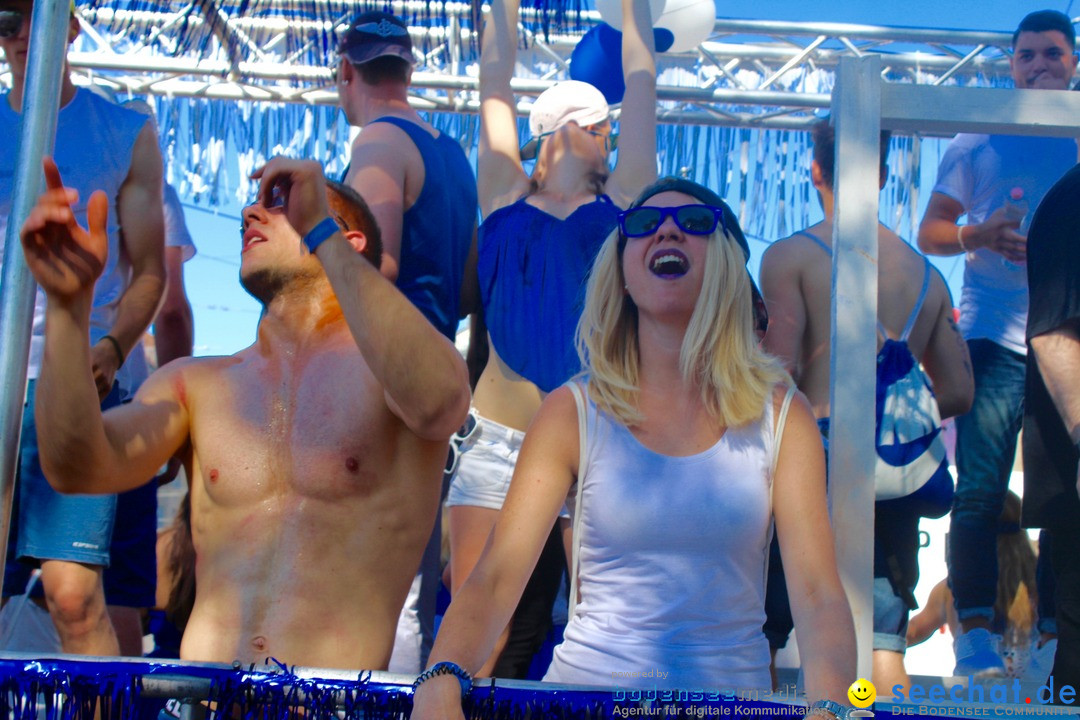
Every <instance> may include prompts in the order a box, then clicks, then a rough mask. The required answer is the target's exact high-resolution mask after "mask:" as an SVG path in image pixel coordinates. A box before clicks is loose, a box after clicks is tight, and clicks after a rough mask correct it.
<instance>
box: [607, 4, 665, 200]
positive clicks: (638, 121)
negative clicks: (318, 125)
mask: <svg viewBox="0 0 1080 720" xmlns="http://www.w3.org/2000/svg"><path fill="white" fill-rule="evenodd" d="M622 16H623V30H622V66H623V80H624V81H625V82H626V94H625V95H624V96H623V101H622V111H621V112H620V114H619V155H618V158H619V159H618V162H616V163H615V170H614V171H613V172H612V173H611V177H609V178H608V181H607V185H606V187H605V188H604V189H605V191H606V192H607V194H608V195H609V196H610V197H611V199H612V200H613V201H614V202H615V204H616V205H618V206H619V207H627V206H628V205H629V204H630V203H631V202H633V199H634V198H635V197H637V195H638V193H640V192H641V191H642V190H643V189H644V188H645V187H646V186H647V185H649V184H651V183H652V182H653V181H654V180H656V52H655V48H654V42H653V33H652V17H651V16H650V15H649V3H647V2H641V1H640V0H638V1H637V2H635V0H622Z"/></svg>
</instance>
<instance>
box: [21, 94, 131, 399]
mask: <svg viewBox="0 0 1080 720" xmlns="http://www.w3.org/2000/svg"><path fill="white" fill-rule="evenodd" d="M148 122H152V121H151V120H150V119H149V118H148V117H147V116H145V115H143V114H142V113H139V112H136V111H134V110H131V109H129V108H125V107H121V106H119V105H117V104H115V103H113V102H111V101H109V100H106V99H105V98H103V97H101V96H99V95H98V94H96V93H95V92H93V91H91V90H87V89H85V88H79V89H77V90H76V91H75V96H74V97H73V98H72V99H71V102H69V103H68V104H67V105H65V106H64V107H62V108H60V113H59V115H58V116H57V124H56V146H55V149H54V150H53V159H54V160H56V164H57V166H58V167H59V168H60V176H61V177H62V178H63V181H64V185H65V186H67V187H73V188H75V189H77V190H78V191H79V201H78V202H77V203H76V204H75V205H74V207H73V210H74V212H75V219H76V220H77V221H78V222H79V224H80V225H82V226H83V227H85V226H86V208H87V205H88V203H89V202H90V196H91V195H92V194H93V192H94V191H95V190H104V191H105V194H106V195H107V196H108V198H109V215H108V221H107V224H106V230H107V232H108V236H109V256H108V259H107V260H106V262H105V269H104V270H103V271H102V273H101V277H100V278H98V281H97V284H96V285H95V286H94V305H93V310H92V312H91V314H90V342H91V343H94V342H97V341H98V340H100V339H101V338H102V337H103V336H104V335H105V334H106V333H107V332H109V329H110V328H111V327H112V324H113V322H114V321H115V319H116V308H117V305H118V303H119V302H120V298H121V296H122V295H123V294H124V291H125V290H126V289H127V286H128V282H129V275H130V272H131V268H130V264H129V263H128V261H127V258H126V257H125V256H123V255H122V253H121V252H120V230H121V228H120V217H119V213H118V212H117V208H116V199H117V197H118V196H119V194H120V188H121V187H122V186H123V184H124V181H125V180H127V176H128V173H129V172H130V170H131V161H132V156H133V151H134V148H135V141H136V139H137V138H138V137H139V133H140V132H142V129H143V127H145V126H146V124H147V123H148ZM21 124H22V116H21V115H20V114H19V113H17V112H15V111H14V110H12V109H11V104H10V102H9V99H8V96H7V94H4V95H0V137H3V138H5V140H4V141H3V142H0V263H2V262H3V261H2V252H3V249H4V242H5V237H6V232H7V224H8V219H9V216H10V215H11V204H12V201H13V198H12V196H13V194H14V188H13V183H14V181H15V161H16V154H17V151H18V148H17V145H18V138H19V133H20V126H21ZM44 346H45V294H44V293H42V292H41V291H40V290H38V293H37V298H36V301H35V307H34V325H33V333H32V336H31V339H30V362H29V368H28V371H29V377H30V378H36V377H37V374H38V369H39V368H40V364H41V355H42V352H43V348H44ZM116 382H117V383H119V385H120V386H121V388H123V389H124V390H125V391H127V390H129V389H131V387H132V385H131V378H130V377H129V371H128V366H127V363H125V364H124V365H123V366H121V368H120V370H119V371H117V373H116Z"/></svg>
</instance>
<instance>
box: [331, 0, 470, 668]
mask: <svg viewBox="0 0 1080 720" xmlns="http://www.w3.org/2000/svg"><path fill="white" fill-rule="evenodd" d="M338 54H339V59H338V62H337V67H336V68H335V80H336V82H337V90H338V101H339V103H340V105H341V109H342V111H344V113H345V117H346V118H347V119H348V121H349V124H351V125H354V126H356V127H359V128H361V132H360V134H359V135H358V136H357V137H356V140H355V141H354V143H353V146H352V155H351V158H350V164H349V169H348V170H347V171H346V174H345V179H344V182H345V183H346V184H348V185H349V186H351V187H352V188H354V189H355V190H356V191H357V192H359V193H360V195H361V196H362V197H363V198H364V200H365V201H367V203H368V205H369V206H370V207H371V211H372V212H373V213H374V214H375V218H376V219H377V220H378V222H379V227H380V228H381V229H382V236H383V259H382V267H381V269H382V273H383V275H384V276H386V277H387V278H388V279H389V280H391V281H392V282H394V283H395V284H396V285H397V287H398V289H400V290H401V292H402V293H404V294H405V297H407V298H409V300H411V301H412V302H413V304H415V305H416V306H417V307H418V308H419V309H420V311H421V312H422V313H424V316H425V317H427V319H428V320H430V321H431V323H432V324H433V325H434V326H435V327H436V328H437V329H438V330H439V331H440V332H442V333H443V334H444V335H446V336H447V337H448V338H450V339H454V337H455V336H456V335H457V328H458V321H459V319H460V318H461V317H463V316H464V315H466V314H467V313H468V312H470V311H471V308H472V305H473V304H474V303H475V300H474V299H473V298H475V294H476V292H477V291H475V290H474V289H473V288H471V287H470V288H469V289H468V290H466V289H465V288H464V285H463V280H464V277H465V265H466V260H467V258H468V257H469V255H470V248H471V247H472V246H473V243H474V238H475V234H476V177H475V176H474V174H473V171H472V167H471V166H470V165H469V162H468V159H467V158H466V157H465V152H464V151H463V150H462V149H461V145H460V144H459V143H458V142H457V140H456V139H455V138H451V137H449V136H448V135H446V134H444V133H441V132H439V131H438V130H436V129H435V128H434V127H432V126H431V125H430V124H429V123H427V122H425V121H424V120H423V119H422V118H421V117H420V115H419V114H418V113H417V112H416V111H415V110H414V109H413V108H412V107H411V106H410V105H409V98H408V91H409V83H410V80H411V77H412V69H413V64H414V63H415V57H414V55H413V49H412V40H411V38H410V37H409V29H408V27H407V26H406V25H405V23H404V22H402V21H401V19H400V18H397V17H395V16H393V15H391V14H389V13H384V12H375V11H373V12H363V13H360V14H359V15H357V16H356V17H355V18H353V21H352V22H351V23H350V24H349V28H348V30H346V32H345V34H344V35H343V36H342V38H341V44H340V46H339V48H338ZM463 292H464V293H465V294H464V295H463ZM432 482H439V480H438V479H437V478H433V479H432ZM441 547H442V532H441V526H440V521H439V520H436V524H435V531H434V532H433V533H432V536H431V541H430V542H429V544H428V548H427V551H426V552H425V555H424V563H423V567H422V570H421V575H420V576H418V577H417V580H416V583H415V587H414V589H413V592H412V593H411V594H410V597H409V600H408V602H407V603H406V607H405V610H404V612H403V614H402V627H401V634H400V636H399V637H400V642H399V646H398V647H397V648H395V654H394V660H393V662H392V663H391V670H392V671H395V672H404V673H414V672H419V670H420V667H421V666H422V665H423V663H424V658H425V657H426V655H427V652H428V650H429V649H430V648H431V643H432V641H433V639H434V634H435V599H436V595H437V593H438V588H439V584H440V582H441V579H440V578H441V562H440V556H441Z"/></svg>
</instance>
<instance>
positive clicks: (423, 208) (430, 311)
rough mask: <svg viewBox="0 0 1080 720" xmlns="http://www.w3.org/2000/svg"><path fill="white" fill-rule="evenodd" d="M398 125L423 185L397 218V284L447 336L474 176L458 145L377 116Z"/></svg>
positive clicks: (472, 208)
mask: <svg viewBox="0 0 1080 720" xmlns="http://www.w3.org/2000/svg"><path fill="white" fill-rule="evenodd" d="M372 122H385V123H390V124H391V125H394V126H396V127H398V128H401V130H403V131H404V132H405V133H407V134H408V136H409V138H410V139H411V140H412V141H413V144H414V145H416V149H417V150H418V151H419V152H420V157H421V158H422V159H423V161H424V187H423V188H422V189H421V190H420V195H419V197H417V198H416V202H415V203H413V206H412V207H410V208H409V209H408V210H407V211H406V212H405V215H404V217H403V218H402V223H401V258H400V263H399V270H398V279H397V287H398V289H399V290H401V292H402V294H404V295H405V297H407V298H409V300H410V301H411V302H412V303H413V305H415V306H416V307H417V308H419V309H420V312H422V313H424V317H426V318H427V319H428V320H429V321H430V322H431V324H432V325H434V326H435V327H436V328H437V329H438V330H439V332H441V333H442V334H443V335H445V336H446V337H448V338H450V339H451V340H453V339H454V336H455V335H456V334H457V326H458V316H459V313H458V306H459V304H460V299H461V283H462V280H463V278H464V276H465V260H466V258H467V257H468V255H469V246H470V245H471V244H472V231H473V227H474V226H475V224H476V177H475V176H474V175H473V171H472V166H470V165H469V161H468V159H467V158H466V157H465V151H464V150H462V149H461V146H460V145H459V144H458V143H457V141H455V140H454V139H453V138H451V137H450V136H449V135H447V134H445V133H441V134H440V135H439V137H432V136H431V133H429V132H428V131H427V130H425V129H424V128H422V127H420V126H419V125H417V124H416V123H414V122H409V121H408V120H403V119H401V118H396V117H382V118H378V119H377V120H373V121H372Z"/></svg>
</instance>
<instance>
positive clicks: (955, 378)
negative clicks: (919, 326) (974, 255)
mask: <svg viewBox="0 0 1080 720" xmlns="http://www.w3.org/2000/svg"><path fill="white" fill-rule="evenodd" d="M931 282H932V283H933V294H934V296H936V297H940V298H941V302H940V308H939V310H938V314H937V318H936V320H935V322H934V328H933V330H931V332H930V339H929V340H928V341H927V343H926V350H925V351H924V352H923V356H922V357H921V358H919V361H920V362H921V363H922V364H923V367H925V368H926V373H927V375H929V376H930V382H931V383H932V384H933V386H934V397H935V398H937V404H938V411H939V412H940V413H941V417H942V419H945V418H949V417H953V416H955V415H963V414H964V413H966V412H967V411H968V410H970V409H971V401H972V400H973V399H974V398H975V376H974V374H973V373H972V370H971V356H970V355H969V354H968V347H967V343H966V342H964V337H963V335H961V334H960V328H958V327H957V326H956V321H955V320H954V319H953V306H952V301H951V300H950V299H949V290H948V288H947V287H946V286H945V280H944V279H943V278H942V277H941V274H940V273H938V272H937V270H936V269H935V270H934V272H933V275H932V277H931Z"/></svg>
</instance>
